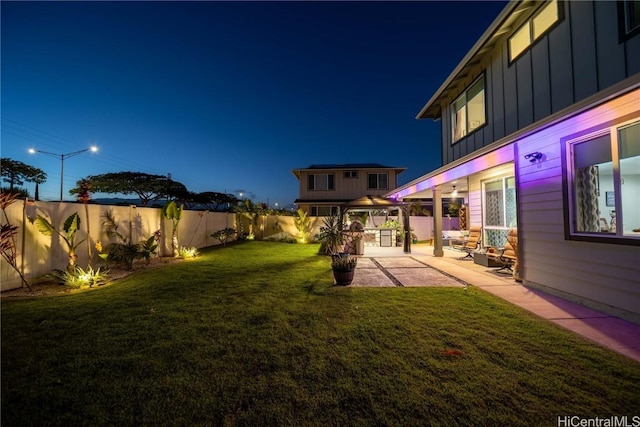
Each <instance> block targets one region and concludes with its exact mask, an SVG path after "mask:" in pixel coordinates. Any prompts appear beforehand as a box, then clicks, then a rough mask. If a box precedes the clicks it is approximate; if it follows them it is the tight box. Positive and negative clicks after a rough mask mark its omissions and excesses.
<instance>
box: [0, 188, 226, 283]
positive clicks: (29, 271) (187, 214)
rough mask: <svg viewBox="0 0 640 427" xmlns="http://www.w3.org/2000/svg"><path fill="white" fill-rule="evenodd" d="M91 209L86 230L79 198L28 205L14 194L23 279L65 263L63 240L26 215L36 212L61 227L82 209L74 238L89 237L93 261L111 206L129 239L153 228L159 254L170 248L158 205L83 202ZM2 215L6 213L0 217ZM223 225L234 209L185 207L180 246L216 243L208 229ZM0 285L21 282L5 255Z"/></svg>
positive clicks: (12, 211) (82, 250)
mask: <svg viewBox="0 0 640 427" xmlns="http://www.w3.org/2000/svg"><path fill="white" fill-rule="evenodd" d="M87 209H88V213H89V227H90V228H89V231H90V232H89V234H87V217H86V213H85V206H84V205H82V204H78V203H59V202H36V203H35V204H32V205H27V204H26V202H25V201H23V200H18V201H16V202H15V203H13V204H12V205H11V206H9V208H8V209H7V214H8V217H9V221H10V223H11V224H13V225H16V226H18V234H17V236H16V244H17V248H18V258H17V265H18V267H19V268H20V269H21V270H22V271H23V273H24V275H25V277H26V278H27V280H29V279H34V278H36V277H38V276H41V275H43V274H46V273H49V272H51V271H52V270H54V269H64V268H65V267H66V265H67V257H68V255H67V254H68V252H67V246H66V244H65V242H64V241H63V240H62V239H61V238H60V237H59V236H58V235H56V234H54V236H53V237H48V236H45V235H44V234H42V233H40V232H39V231H38V229H37V227H36V225H35V224H34V223H32V222H31V221H30V218H31V219H34V218H35V217H36V215H41V216H43V217H45V218H47V220H48V221H49V222H50V223H51V224H52V225H53V226H54V227H56V228H58V229H59V230H61V229H62V227H63V224H64V221H65V220H66V219H67V218H68V217H69V216H70V215H72V214H73V213H74V212H77V213H78V215H80V221H81V223H80V231H79V232H78V236H77V238H76V242H80V241H81V240H84V239H88V240H87V241H88V242H89V243H90V246H91V250H92V256H93V259H94V261H95V263H94V265H100V262H99V261H98V260H99V259H98V257H97V251H96V250H95V244H96V242H98V241H101V242H102V243H103V246H106V244H107V243H108V242H109V241H108V239H107V237H106V235H105V234H104V233H103V232H102V222H103V218H102V214H103V212H105V211H106V210H111V211H112V213H113V215H114V217H115V219H116V220H117V222H118V224H119V227H118V232H119V233H121V234H123V235H125V236H131V241H133V242H139V241H141V240H143V239H147V238H148V237H149V236H151V234H152V233H154V232H155V231H156V230H160V231H161V232H162V236H163V237H162V240H161V245H160V246H161V248H160V249H161V254H163V255H164V254H169V253H170V248H171V228H172V226H171V221H169V220H163V219H162V218H161V210H160V209H159V208H140V207H133V206H131V207H130V206H102V205H87ZM3 221H4V218H3ZM226 227H235V215H233V214H227V213H223V212H198V211H184V212H183V216H182V220H181V221H180V224H179V227H178V238H179V244H180V246H185V247H196V248H203V247H206V246H213V245H217V244H220V242H219V241H218V240H216V239H214V238H212V237H210V236H211V234H212V233H213V232H215V231H217V230H220V229H222V228H226ZM77 254H78V265H80V266H81V267H83V268H84V267H86V266H87V264H88V259H89V255H88V248H87V242H84V243H82V244H81V245H80V246H79V247H78V249H77ZM1 263H2V264H1V265H2V268H1V272H0V280H1V282H0V289H1V290H3V291H4V290H8V289H13V288H17V287H20V286H21V282H20V278H19V276H18V274H17V273H16V272H15V271H14V270H13V269H12V268H11V267H10V266H9V265H8V263H7V262H6V261H5V260H4V259H3V260H2V261H1Z"/></svg>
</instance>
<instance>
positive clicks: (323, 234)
mask: <svg viewBox="0 0 640 427" xmlns="http://www.w3.org/2000/svg"><path fill="white" fill-rule="evenodd" d="M318 240H319V241H320V243H321V244H322V247H324V250H325V253H327V254H333V253H336V252H339V250H340V246H342V244H343V243H344V234H343V233H342V220H341V218H340V217H339V216H337V215H331V216H328V217H326V218H325V219H324V220H323V225H322V227H320V233H319V234H318Z"/></svg>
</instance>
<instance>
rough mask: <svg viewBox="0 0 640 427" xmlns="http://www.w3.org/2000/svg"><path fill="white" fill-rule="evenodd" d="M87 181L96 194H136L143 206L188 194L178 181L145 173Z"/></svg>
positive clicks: (97, 177) (107, 174)
mask: <svg viewBox="0 0 640 427" xmlns="http://www.w3.org/2000/svg"><path fill="white" fill-rule="evenodd" d="M86 179H87V181H89V182H90V183H91V186H92V187H93V191H94V192H96V193H108V194H125V195H130V194H135V195H137V196H138V197H139V198H140V204H141V206H147V204H149V202H152V201H154V200H160V199H162V198H167V199H178V200H179V199H180V198H182V197H184V196H186V195H187V194H188V190H187V187H185V186H184V185H183V184H181V183H180V182H178V181H173V180H171V179H169V178H167V177H166V176H163V175H151V174H148V173H143V172H112V173H106V174H102V175H91V176H88V177H87V178H86Z"/></svg>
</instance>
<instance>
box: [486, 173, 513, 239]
mask: <svg viewBox="0 0 640 427" xmlns="http://www.w3.org/2000/svg"><path fill="white" fill-rule="evenodd" d="M482 196H483V199H484V202H483V206H484V215H483V221H484V224H483V230H484V243H483V245H484V246H493V247H501V246H504V243H505V242H506V241H507V235H508V234H509V229H511V228H515V227H517V226H518V224H517V215H516V180H515V178H514V177H512V176H510V177H505V178H501V179H497V180H494V181H488V182H485V183H484V184H483V193H482Z"/></svg>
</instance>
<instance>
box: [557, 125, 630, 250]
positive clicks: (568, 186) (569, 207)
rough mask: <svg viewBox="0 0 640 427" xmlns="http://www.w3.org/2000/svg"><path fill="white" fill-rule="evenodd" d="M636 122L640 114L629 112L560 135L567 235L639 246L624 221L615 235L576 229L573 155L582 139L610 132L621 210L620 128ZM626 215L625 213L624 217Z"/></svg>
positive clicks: (614, 174) (572, 237)
mask: <svg viewBox="0 0 640 427" xmlns="http://www.w3.org/2000/svg"><path fill="white" fill-rule="evenodd" d="M634 123H640V117H638V116H637V115H634V114H630V115H627V116H625V117H619V118H617V119H614V120H611V121H609V122H606V123H602V124H601V125H599V126H596V127H593V128H590V129H586V130H584V131H581V132H577V133H575V134H571V135H568V136H566V137H563V138H561V139H560V143H561V159H562V193H563V210H564V239H565V240H571V241H581V242H592V243H609V244H615V245H627V246H640V238H635V237H630V236H625V235H624V234H622V232H624V225H623V223H620V224H619V227H620V228H619V229H620V230H622V232H621V233H620V234H618V233H617V230H616V234H615V235H612V234H611V233H606V234H605V233H602V232H587V231H581V232H578V231H574V226H573V225H572V223H573V217H574V210H575V206H574V202H573V199H574V188H573V187H574V184H573V183H574V169H573V164H574V157H573V146H574V145H575V144H579V143H582V142H587V141H589V140H592V139H595V138H598V137H602V136H605V135H608V136H609V140H610V147H611V148H612V162H613V168H614V171H613V177H614V182H613V184H614V192H615V195H616V197H615V207H614V209H615V210H616V211H617V212H622V199H621V197H620V196H619V195H620V194H621V193H620V191H621V185H620V157H619V152H618V145H619V144H618V132H619V130H620V129H622V128H624V127H627V126H629V125H633V124H634ZM623 218H624V217H623Z"/></svg>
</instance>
